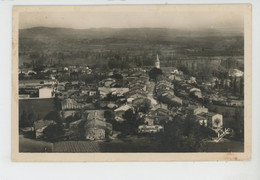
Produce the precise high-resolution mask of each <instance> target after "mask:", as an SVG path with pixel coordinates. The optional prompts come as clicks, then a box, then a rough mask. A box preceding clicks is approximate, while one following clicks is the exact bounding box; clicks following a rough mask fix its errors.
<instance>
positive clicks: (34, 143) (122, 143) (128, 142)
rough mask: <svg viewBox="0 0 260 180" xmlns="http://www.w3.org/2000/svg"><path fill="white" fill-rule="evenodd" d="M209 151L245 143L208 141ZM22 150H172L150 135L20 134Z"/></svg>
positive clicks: (239, 148)
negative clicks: (61, 137) (81, 137)
mask: <svg viewBox="0 0 260 180" xmlns="http://www.w3.org/2000/svg"><path fill="white" fill-rule="evenodd" d="M206 145H207V150H206V151H207V152H243V151H244V144H243V143H242V142H239V141H233V140H227V139H223V140H222V141H221V142H219V143H215V142H207V143H206ZM19 150H20V152H45V151H46V152H55V153H84V152H86V153H91V152H104V153H106V152H170V151H167V148H165V147H163V146H162V145H161V144H160V143H159V142H158V141H157V142H156V141H154V140H153V139H152V138H150V137H142V138H137V137H130V138H126V139H124V140H122V139H114V140H111V141H107V142H106V141H61V142H56V143H49V142H44V141H40V140H33V139H28V138H24V137H23V136H22V135H20V136H19Z"/></svg>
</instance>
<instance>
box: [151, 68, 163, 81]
mask: <svg viewBox="0 0 260 180" xmlns="http://www.w3.org/2000/svg"><path fill="white" fill-rule="evenodd" d="M162 74H163V73H162V70H161V69H158V68H153V69H151V70H150V71H149V78H150V79H151V80H154V81H157V77H158V76H159V75H162Z"/></svg>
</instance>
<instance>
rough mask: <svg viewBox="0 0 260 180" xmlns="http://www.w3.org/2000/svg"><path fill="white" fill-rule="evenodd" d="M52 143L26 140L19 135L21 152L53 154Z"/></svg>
mask: <svg viewBox="0 0 260 180" xmlns="http://www.w3.org/2000/svg"><path fill="white" fill-rule="evenodd" d="M52 149H53V145H52V143H49V142H45V141H40V140H34V139H29V138H25V137H24V136H23V135H19V152H52Z"/></svg>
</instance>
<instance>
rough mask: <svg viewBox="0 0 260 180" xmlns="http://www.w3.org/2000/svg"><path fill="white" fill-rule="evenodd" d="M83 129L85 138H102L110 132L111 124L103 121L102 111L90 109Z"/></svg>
mask: <svg viewBox="0 0 260 180" xmlns="http://www.w3.org/2000/svg"><path fill="white" fill-rule="evenodd" d="M85 130H86V133H85V137H86V139H87V140H104V139H105V138H106V137H107V136H108V135H110V134H111V133H112V125H111V124H110V123H107V122H105V120H104V112H103V113H102V112H98V111H90V112H88V117H87V122H86V123H85Z"/></svg>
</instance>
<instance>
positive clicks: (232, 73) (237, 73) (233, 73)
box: [228, 69, 244, 77]
mask: <svg viewBox="0 0 260 180" xmlns="http://www.w3.org/2000/svg"><path fill="white" fill-rule="evenodd" d="M228 75H229V76H232V77H242V76H243V75H244V72H243V71H240V70H238V69H230V70H229V72H228Z"/></svg>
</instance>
